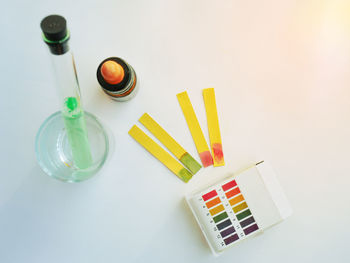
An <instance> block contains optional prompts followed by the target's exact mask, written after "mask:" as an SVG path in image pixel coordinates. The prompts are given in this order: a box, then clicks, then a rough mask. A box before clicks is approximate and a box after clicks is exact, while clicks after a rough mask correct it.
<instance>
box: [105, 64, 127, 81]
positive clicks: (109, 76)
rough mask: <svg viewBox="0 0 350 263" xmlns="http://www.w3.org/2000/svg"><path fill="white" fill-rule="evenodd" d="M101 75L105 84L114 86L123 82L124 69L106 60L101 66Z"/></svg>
mask: <svg viewBox="0 0 350 263" xmlns="http://www.w3.org/2000/svg"><path fill="white" fill-rule="evenodd" d="M101 74H102V77H103V78H104V79H105V81H106V82H107V83H109V84H112V85H115V84H118V83H120V82H121V81H122V80H123V78H124V69H123V67H122V66H121V65H120V64H118V63H117V62H115V61H112V60H108V61H106V62H104V63H103V64H102V67H101Z"/></svg>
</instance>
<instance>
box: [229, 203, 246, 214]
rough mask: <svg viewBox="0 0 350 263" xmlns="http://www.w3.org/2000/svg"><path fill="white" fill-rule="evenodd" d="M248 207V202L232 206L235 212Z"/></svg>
mask: <svg viewBox="0 0 350 263" xmlns="http://www.w3.org/2000/svg"><path fill="white" fill-rule="evenodd" d="M247 207H248V205H247V203H246V202H244V203H242V204H239V205H237V206H235V207H234V208H232V210H233V212H235V213H238V212H239V211H241V210H243V209H246V208H247Z"/></svg>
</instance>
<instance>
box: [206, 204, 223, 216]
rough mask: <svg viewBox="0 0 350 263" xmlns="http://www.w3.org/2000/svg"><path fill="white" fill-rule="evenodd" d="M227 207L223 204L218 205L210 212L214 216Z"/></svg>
mask: <svg viewBox="0 0 350 263" xmlns="http://www.w3.org/2000/svg"><path fill="white" fill-rule="evenodd" d="M224 209H225V208H224V206H223V205H218V206H217V207H215V208H213V209H211V210H209V213H210V214H211V215H212V216H213V215H216V214H217V213H219V212H221V211H223V210H224Z"/></svg>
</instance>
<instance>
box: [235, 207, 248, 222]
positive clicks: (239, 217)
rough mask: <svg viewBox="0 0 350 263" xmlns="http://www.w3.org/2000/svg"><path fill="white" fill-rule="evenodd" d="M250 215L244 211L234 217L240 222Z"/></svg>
mask: <svg viewBox="0 0 350 263" xmlns="http://www.w3.org/2000/svg"><path fill="white" fill-rule="evenodd" d="M251 214H252V213H251V212H250V210H249V209H247V210H245V211H244V212H242V213H240V214H238V215H236V217H237V219H238V221H240V220H242V219H243V218H245V217H247V216H250V215H251Z"/></svg>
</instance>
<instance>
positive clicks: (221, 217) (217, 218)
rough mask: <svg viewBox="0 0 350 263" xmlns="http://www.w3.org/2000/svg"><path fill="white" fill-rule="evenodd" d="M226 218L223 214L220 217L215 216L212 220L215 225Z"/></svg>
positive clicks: (225, 214)
mask: <svg viewBox="0 0 350 263" xmlns="http://www.w3.org/2000/svg"><path fill="white" fill-rule="evenodd" d="M226 217H228V215H227V213H226V212H223V213H221V214H220V215H217V216H215V217H214V218H213V219H214V222H215V223H217V222H219V221H221V220H223V219H225V218H226Z"/></svg>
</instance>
